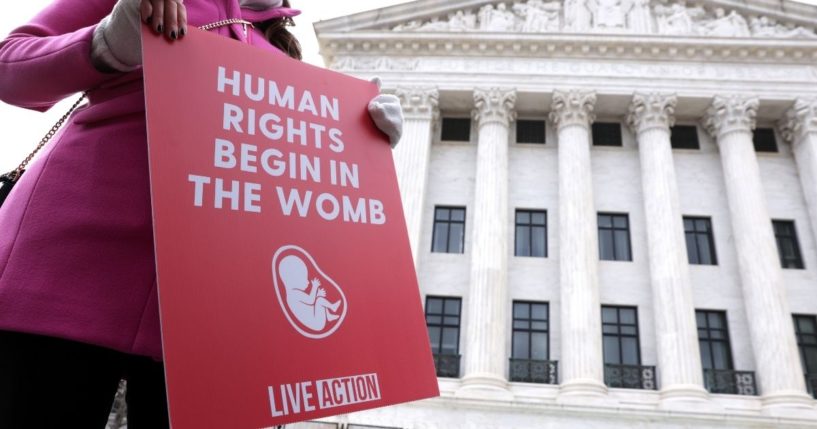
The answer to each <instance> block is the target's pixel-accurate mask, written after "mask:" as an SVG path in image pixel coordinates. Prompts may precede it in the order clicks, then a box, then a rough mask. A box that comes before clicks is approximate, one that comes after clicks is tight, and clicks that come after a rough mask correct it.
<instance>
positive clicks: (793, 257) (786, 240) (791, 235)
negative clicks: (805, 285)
mask: <svg viewBox="0 0 817 429" xmlns="http://www.w3.org/2000/svg"><path fill="white" fill-rule="evenodd" d="M772 225H773V227H774V232H775V238H776V240H777V252H778V254H779V256H780V265H781V266H782V267H783V268H794V269H803V268H805V265H804V264H803V258H802V256H801V254H800V243H798V241H797V232H796V230H795V228H794V222H792V221H782V220H773V221H772Z"/></svg>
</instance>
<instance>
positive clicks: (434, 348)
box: [428, 326, 440, 353]
mask: <svg viewBox="0 0 817 429" xmlns="http://www.w3.org/2000/svg"><path fill="white" fill-rule="evenodd" d="M428 339H429V341H430V342H431V353H439V352H440V350H439V349H440V328H439V327H436V326H429V327H428Z"/></svg>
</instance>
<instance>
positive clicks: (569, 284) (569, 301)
mask: <svg viewBox="0 0 817 429" xmlns="http://www.w3.org/2000/svg"><path fill="white" fill-rule="evenodd" d="M595 102H596V95H595V93H594V92H589V91H579V90H571V91H555V92H554V94H553V104H552V106H551V113H550V120H551V122H553V124H554V125H556V127H557V129H558V140H559V282H560V289H561V325H562V344H561V346H562V349H561V362H559V366H560V367H561V368H560V371H559V372H560V373H561V376H562V385H561V391H562V393H563V394H573V393H576V394H588V393H589V394H599V393H604V392H606V390H607V388H606V387H605V386H604V381H603V380H604V366H603V360H602V354H601V307H600V304H599V287H598V255H599V248H598V234H597V225H596V224H597V218H596V209H595V205H594V203H593V178H592V174H591V165H590V124H591V123H592V122H593V120H594V115H593V106H594V104H595Z"/></svg>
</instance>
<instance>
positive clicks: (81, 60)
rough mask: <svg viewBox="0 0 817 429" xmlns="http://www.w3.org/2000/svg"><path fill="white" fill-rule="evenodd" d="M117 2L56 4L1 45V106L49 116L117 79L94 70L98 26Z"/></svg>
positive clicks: (66, 1)
mask: <svg viewBox="0 0 817 429" xmlns="http://www.w3.org/2000/svg"><path fill="white" fill-rule="evenodd" d="M115 3H116V1H115V0H54V1H53V2H52V3H51V4H50V5H49V6H48V7H47V8H45V9H44V10H43V11H42V12H40V13H39V14H38V15H37V16H35V17H34V18H33V19H32V20H31V21H30V22H29V23H28V24H26V25H23V26H22V27H20V28H17V29H16V30H14V31H12V32H11V34H9V36H8V37H7V38H6V39H5V40H3V41H2V42H0V100H2V101H4V102H6V103H9V104H13V105H16V106H20V107H26V108H29V109H34V110H39V111H45V110H48V109H49V108H50V107H51V106H53V105H54V104H55V103H56V102H58V101H60V100H61V99H63V98H65V97H67V96H69V95H71V94H74V93H77V92H81V91H84V90H86V89H91V88H93V87H95V86H97V85H99V84H101V83H102V82H104V81H106V80H109V79H111V78H114V77H117V76H118V75H117V74H105V73H101V72H99V71H97V70H96V69H95V68H94V66H93V65H92V64H91V40H92V39H93V33H94V29H95V28H96V24H97V23H98V22H99V21H100V20H101V19H102V18H104V17H105V16H106V15H108V13H110V11H111V10H112V9H113V5H114V4H115Z"/></svg>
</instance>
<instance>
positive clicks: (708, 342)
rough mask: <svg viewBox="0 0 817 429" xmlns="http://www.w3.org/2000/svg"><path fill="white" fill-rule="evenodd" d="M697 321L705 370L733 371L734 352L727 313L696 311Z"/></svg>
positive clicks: (702, 362)
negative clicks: (727, 323)
mask: <svg viewBox="0 0 817 429" xmlns="http://www.w3.org/2000/svg"><path fill="white" fill-rule="evenodd" d="M695 320H696V322H697V324H698V344H699V345H700V347H701V364H703V368H704V370H708V369H716V370H720V369H722V370H731V369H732V350H731V346H730V345H729V329H728V328H727V326H726V312H723V311H707V310H695Z"/></svg>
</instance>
